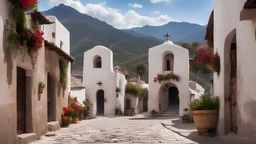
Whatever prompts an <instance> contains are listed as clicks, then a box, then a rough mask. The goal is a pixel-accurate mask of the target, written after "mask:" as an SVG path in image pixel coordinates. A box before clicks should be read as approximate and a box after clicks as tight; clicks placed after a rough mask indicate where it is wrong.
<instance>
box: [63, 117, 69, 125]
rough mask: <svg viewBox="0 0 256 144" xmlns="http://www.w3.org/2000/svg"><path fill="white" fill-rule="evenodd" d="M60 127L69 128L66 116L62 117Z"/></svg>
mask: <svg viewBox="0 0 256 144" xmlns="http://www.w3.org/2000/svg"><path fill="white" fill-rule="evenodd" d="M62 126H63V127H67V126H69V119H68V117H67V116H64V115H63V116H62Z"/></svg>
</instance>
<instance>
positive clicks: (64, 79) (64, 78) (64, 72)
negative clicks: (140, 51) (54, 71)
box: [59, 59, 68, 89]
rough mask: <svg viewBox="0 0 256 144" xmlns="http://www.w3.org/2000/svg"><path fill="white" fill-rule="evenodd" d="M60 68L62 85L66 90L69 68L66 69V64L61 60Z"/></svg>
mask: <svg viewBox="0 0 256 144" xmlns="http://www.w3.org/2000/svg"><path fill="white" fill-rule="evenodd" d="M59 67H60V84H61V86H62V87H63V88H64V89H66V87H67V82H68V78H67V76H68V75H67V67H66V65H65V63H64V62H63V60H61V59H60V61H59Z"/></svg>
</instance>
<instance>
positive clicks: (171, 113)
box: [159, 108, 179, 117]
mask: <svg viewBox="0 0 256 144" xmlns="http://www.w3.org/2000/svg"><path fill="white" fill-rule="evenodd" d="M176 116H179V109H177V108H169V109H168V110H165V111H163V112H161V114H160V115H159V117H176Z"/></svg>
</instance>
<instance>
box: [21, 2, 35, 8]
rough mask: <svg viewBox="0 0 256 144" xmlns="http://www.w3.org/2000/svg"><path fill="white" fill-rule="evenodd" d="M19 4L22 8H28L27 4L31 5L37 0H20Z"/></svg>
mask: <svg viewBox="0 0 256 144" xmlns="http://www.w3.org/2000/svg"><path fill="white" fill-rule="evenodd" d="M20 3H21V5H22V6H23V7H24V8H28V7H29V6H31V5H32V4H37V3H38V1H37V0H20Z"/></svg>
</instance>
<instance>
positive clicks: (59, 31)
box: [42, 16, 71, 91]
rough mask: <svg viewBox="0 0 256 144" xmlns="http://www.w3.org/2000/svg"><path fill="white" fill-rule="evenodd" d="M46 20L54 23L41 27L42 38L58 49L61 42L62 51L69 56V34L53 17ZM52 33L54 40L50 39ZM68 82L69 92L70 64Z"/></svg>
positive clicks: (69, 65) (69, 66)
mask: <svg viewBox="0 0 256 144" xmlns="http://www.w3.org/2000/svg"><path fill="white" fill-rule="evenodd" d="M46 18H47V19H48V20H49V21H51V22H54V23H53V24H50V25H44V26H43V27H42V29H43V31H44V38H45V40H47V41H49V42H52V43H54V44H55V45H56V46H58V47H60V43H61V41H62V42H63V45H62V50H63V51H65V52H66V53H67V54H70V33H69V31H68V30H67V29H66V27H64V26H63V25H62V24H61V23H60V21H59V20H58V19H57V18H56V17H55V16H46ZM52 33H55V38H53V37H52ZM67 73H68V82H67V88H68V91H70V85H71V81H70V77H71V64H70V63H69V64H68V70H67Z"/></svg>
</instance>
